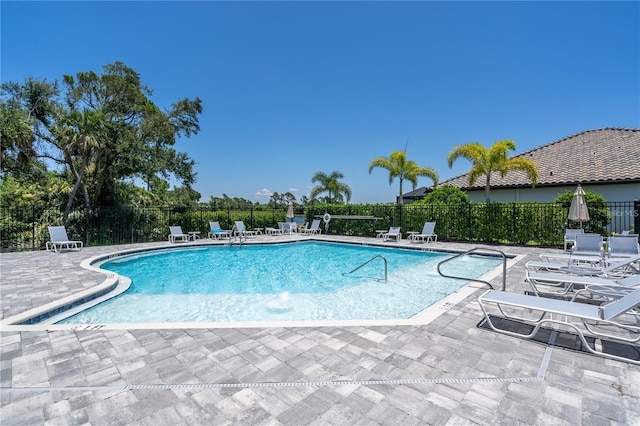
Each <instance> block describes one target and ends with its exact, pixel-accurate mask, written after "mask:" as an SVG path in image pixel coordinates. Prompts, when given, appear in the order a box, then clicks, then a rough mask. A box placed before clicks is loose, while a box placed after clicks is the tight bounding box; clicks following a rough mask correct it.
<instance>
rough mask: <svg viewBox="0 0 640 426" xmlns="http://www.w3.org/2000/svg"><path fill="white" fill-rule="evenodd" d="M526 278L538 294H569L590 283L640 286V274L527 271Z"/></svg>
mask: <svg viewBox="0 0 640 426" xmlns="http://www.w3.org/2000/svg"><path fill="white" fill-rule="evenodd" d="M525 277H526V278H525V279H526V281H527V282H528V283H529V286H530V287H531V289H532V290H533V292H534V293H535V294H536V295H540V294H567V293H569V292H572V291H576V290H580V289H582V288H584V287H585V286H588V285H603V286H622V287H636V286H640V274H634V275H629V276H627V277H623V278H619V277H616V278H605V277H597V276H587V275H571V274H563V273H552V272H530V271H526V272H525ZM539 286H546V287H552V288H556V289H558V291H555V292H548V291H547V292H545V291H541V289H539V288H538V287H539Z"/></svg>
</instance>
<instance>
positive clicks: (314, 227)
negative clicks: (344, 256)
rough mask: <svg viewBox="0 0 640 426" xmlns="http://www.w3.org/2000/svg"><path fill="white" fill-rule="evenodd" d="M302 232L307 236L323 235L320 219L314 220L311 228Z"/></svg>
mask: <svg viewBox="0 0 640 426" xmlns="http://www.w3.org/2000/svg"><path fill="white" fill-rule="evenodd" d="M300 232H301V233H303V234H305V235H309V234H321V233H322V230H321V229H320V219H314V220H313V222H311V226H310V227H309V228H304V229H302V230H301V231H300Z"/></svg>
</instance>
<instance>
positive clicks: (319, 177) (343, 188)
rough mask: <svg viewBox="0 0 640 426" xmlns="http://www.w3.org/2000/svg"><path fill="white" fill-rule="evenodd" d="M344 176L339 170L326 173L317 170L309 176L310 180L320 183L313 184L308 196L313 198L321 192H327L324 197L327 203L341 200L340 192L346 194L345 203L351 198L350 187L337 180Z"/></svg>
mask: <svg viewBox="0 0 640 426" xmlns="http://www.w3.org/2000/svg"><path fill="white" fill-rule="evenodd" d="M342 178H344V175H343V174H342V173H340V172H333V173H331V174H330V175H327V174H326V173H323V172H317V173H316V174H315V175H313V177H312V178H311V182H312V183H315V182H319V183H320V185H318V186H314V187H313V188H312V189H311V192H309V198H310V199H312V200H313V199H314V198H316V197H317V196H318V195H319V194H322V193H323V192H328V193H329V196H328V197H327V198H326V200H327V202H328V203H337V202H342V201H343V199H344V198H343V197H342V194H344V195H345V196H346V199H347V203H348V202H349V200H351V188H349V186H348V185H347V184H345V183H342V182H338V179H342Z"/></svg>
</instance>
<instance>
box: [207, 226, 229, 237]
mask: <svg viewBox="0 0 640 426" xmlns="http://www.w3.org/2000/svg"><path fill="white" fill-rule="evenodd" d="M229 237H231V230H227V229H222V227H221V226H220V223H219V222H209V238H213V239H216V240H218V239H222V238H229Z"/></svg>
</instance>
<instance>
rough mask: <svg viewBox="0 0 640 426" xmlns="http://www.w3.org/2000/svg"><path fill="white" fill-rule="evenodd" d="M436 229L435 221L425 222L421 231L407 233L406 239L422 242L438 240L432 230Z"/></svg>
mask: <svg viewBox="0 0 640 426" xmlns="http://www.w3.org/2000/svg"><path fill="white" fill-rule="evenodd" d="M435 229H436V223H435V222H425V223H424V226H423V227H422V232H420V233H419V234H417V233H411V234H410V235H409V238H408V240H409V241H410V242H418V241H422V242H423V243H424V242H427V243H428V242H430V241H432V242H433V241H438V235H437V234H436V233H435V232H434V231H435Z"/></svg>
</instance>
